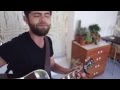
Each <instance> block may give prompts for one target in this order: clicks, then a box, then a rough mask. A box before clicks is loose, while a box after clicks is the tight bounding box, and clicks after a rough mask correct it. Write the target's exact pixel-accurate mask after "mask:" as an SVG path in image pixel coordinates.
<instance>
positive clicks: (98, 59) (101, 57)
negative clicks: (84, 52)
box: [90, 53, 108, 63]
mask: <svg viewBox="0 0 120 90" xmlns="http://www.w3.org/2000/svg"><path fill="white" fill-rule="evenodd" d="M90 57H91V58H93V60H94V62H95V63H96V62H101V61H107V59H108V54H106V53H105V54H100V55H96V56H90Z"/></svg>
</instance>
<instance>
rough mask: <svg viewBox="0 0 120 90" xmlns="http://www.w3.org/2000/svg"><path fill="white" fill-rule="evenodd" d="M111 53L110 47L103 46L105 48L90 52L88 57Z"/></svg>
mask: <svg viewBox="0 0 120 90" xmlns="http://www.w3.org/2000/svg"><path fill="white" fill-rule="evenodd" d="M109 51H110V45H108V46H103V47H100V48H96V49H91V50H89V51H88V53H87V56H93V55H100V54H105V53H109Z"/></svg>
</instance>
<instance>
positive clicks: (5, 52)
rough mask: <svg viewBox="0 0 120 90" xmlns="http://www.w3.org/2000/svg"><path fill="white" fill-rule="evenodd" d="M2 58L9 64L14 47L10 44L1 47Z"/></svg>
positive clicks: (0, 54)
mask: <svg viewBox="0 0 120 90" xmlns="http://www.w3.org/2000/svg"><path fill="white" fill-rule="evenodd" d="M0 57H1V58H3V59H4V60H5V61H6V62H7V63H9V61H10V60H11V57H12V46H11V43H10V42H8V43H5V44H3V45H2V46H0Z"/></svg>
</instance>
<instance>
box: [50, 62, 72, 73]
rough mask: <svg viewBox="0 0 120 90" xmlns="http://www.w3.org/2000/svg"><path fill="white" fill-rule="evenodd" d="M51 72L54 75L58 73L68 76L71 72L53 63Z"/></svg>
mask: <svg viewBox="0 0 120 90" xmlns="http://www.w3.org/2000/svg"><path fill="white" fill-rule="evenodd" d="M52 71H53V72H56V73H59V74H68V73H70V72H71V71H72V70H71V69H69V68H64V67H62V66H60V65H58V64H56V63H55V64H54V66H53V67H52Z"/></svg>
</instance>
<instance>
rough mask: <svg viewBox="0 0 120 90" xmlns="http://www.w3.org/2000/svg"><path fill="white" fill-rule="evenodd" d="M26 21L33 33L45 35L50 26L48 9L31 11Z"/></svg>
mask: <svg viewBox="0 0 120 90" xmlns="http://www.w3.org/2000/svg"><path fill="white" fill-rule="evenodd" d="M27 22H28V25H29V27H30V29H31V31H32V32H33V33H34V34H35V35H37V36H45V35H46V34H47V33H48V32H49V30H50V27H51V13H50V11H31V12H30V13H29V16H28V19H27Z"/></svg>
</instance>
